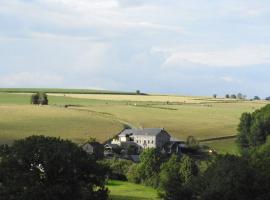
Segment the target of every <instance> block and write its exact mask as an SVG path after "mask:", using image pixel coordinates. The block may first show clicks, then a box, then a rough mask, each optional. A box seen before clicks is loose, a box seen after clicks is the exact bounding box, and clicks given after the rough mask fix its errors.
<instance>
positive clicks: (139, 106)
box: [0, 91, 267, 153]
mask: <svg viewBox="0 0 270 200" xmlns="http://www.w3.org/2000/svg"><path fill="white" fill-rule="evenodd" d="M14 92H15V91H14ZM266 103H267V102H265V101H252V102H251V101H237V100H230V99H212V98H209V97H186V96H168V95H128V94H121V95H120V94H113V95H109V94H70V93H67V94H55V93H51V94H49V104H50V105H49V106H41V107H39V106H32V105H30V94H25V93H20V94H16V93H0V142H1V143H4V142H9V143H10V142H11V141H12V140H14V139H17V138H22V137H25V136H28V135H32V134H45V135H50V136H59V137H62V138H68V139H72V140H73V141H75V142H82V141H84V140H85V139H87V138H89V137H95V138H97V139H98V140H99V141H105V140H106V139H108V138H110V137H113V136H114V135H116V134H117V133H118V132H119V131H121V129H122V128H123V126H124V124H127V125H129V126H131V127H137V128H142V127H145V128H148V127H164V128H165V129H166V130H167V131H168V132H169V133H170V134H172V135H173V136H174V137H177V138H179V139H182V140H185V139H186V137H187V136H189V135H193V136H195V137H196V138H197V139H206V138H213V137H220V136H229V135H235V134H236V133H237V131H236V129H237V125H238V123H239V118H240V116H241V114H242V113H243V112H253V111H254V110H255V109H258V108H260V107H262V106H264V105H266ZM208 143H209V145H210V146H212V147H213V148H214V149H216V150H217V151H218V152H221V153H224V152H231V153H234V152H236V151H237V150H236V146H235V143H234V142H233V140H222V141H212V142H211V143H210V142H208Z"/></svg>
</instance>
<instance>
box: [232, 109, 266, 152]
mask: <svg viewBox="0 0 270 200" xmlns="http://www.w3.org/2000/svg"><path fill="white" fill-rule="evenodd" d="M269 134H270V105H266V106H265V107H263V108H261V109H259V110H256V111H255V112H253V113H243V114H242V116H241V119H240V123H239V126H238V136H237V143H238V145H239V146H240V148H241V150H245V149H249V148H250V147H256V146H259V145H262V144H264V143H265V141H266V138H267V136H268V135H269Z"/></svg>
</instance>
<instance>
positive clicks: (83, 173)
mask: <svg viewBox="0 0 270 200" xmlns="http://www.w3.org/2000/svg"><path fill="white" fill-rule="evenodd" d="M0 157H1V162H0V183H1V184H0V196H1V199H4V200H15V199H19V200H36V199H39V200H62V199H65V200H73V199H78V200H90V199H98V200H105V199H107V198H108V193H107V189H106V188H105V173H106V168H105V167H103V166H102V165H100V164H98V163H96V161H95V160H93V159H92V158H91V157H90V156H89V155H88V154H87V153H86V152H85V151H83V149H81V148H80V147H78V146H77V145H75V144H73V143H72V142H70V141H67V140H61V139H58V138H52V137H44V136H31V137H28V138H26V139H22V140H18V141H15V142H14V144H13V145H12V146H10V147H9V146H2V147H1V150H0Z"/></svg>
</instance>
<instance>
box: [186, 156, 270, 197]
mask: <svg viewBox="0 0 270 200" xmlns="http://www.w3.org/2000/svg"><path fill="white" fill-rule="evenodd" d="M191 188H192V189H193V191H194V196H193V198H194V199H200V200H213V199H219V200H267V199H270V192H269V181H268V178H267V177H265V176H263V175H262V174H261V173H260V172H259V170H257V169H256V168H254V167H253V166H252V165H251V164H250V163H249V161H248V160H247V159H244V158H243V157H236V156H232V155H225V156H218V157H217V158H216V160H215V161H214V162H213V163H212V164H211V165H210V166H209V167H208V168H207V170H206V171H205V172H204V173H202V175H201V176H200V177H199V178H198V179H197V180H196V182H195V183H193V184H192V185H191Z"/></svg>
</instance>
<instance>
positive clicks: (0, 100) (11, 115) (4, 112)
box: [0, 94, 123, 143]
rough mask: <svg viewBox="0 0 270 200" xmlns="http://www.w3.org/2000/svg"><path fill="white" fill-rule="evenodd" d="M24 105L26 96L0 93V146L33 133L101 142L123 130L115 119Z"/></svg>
mask: <svg viewBox="0 0 270 200" xmlns="http://www.w3.org/2000/svg"><path fill="white" fill-rule="evenodd" d="M58 101H59V102H61V101H62V100H61V99H58ZM85 103H87V102H85ZM25 104H29V95H22V94H19V95H17V94H0V143H10V142H11V141H12V140H14V139H18V138H23V137H26V136H29V135H33V134H44V135H48V136H57V137H62V138H67V139H71V140H73V141H75V142H83V141H84V140H86V139H89V138H90V137H96V138H97V139H98V140H100V141H105V140H106V139H108V138H109V137H111V136H113V135H114V134H116V133H118V132H119V131H120V130H121V129H122V128H123V125H122V124H121V123H120V122H118V121H117V120H115V119H113V118H109V117H105V116H103V115H100V114H98V113H92V112H85V111H79V110H72V109H66V108H64V107H57V106H41V107H39V106H32V105H25ZM87 104H88V105H90V104H91V102H88V103H87Z"/></svg>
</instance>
